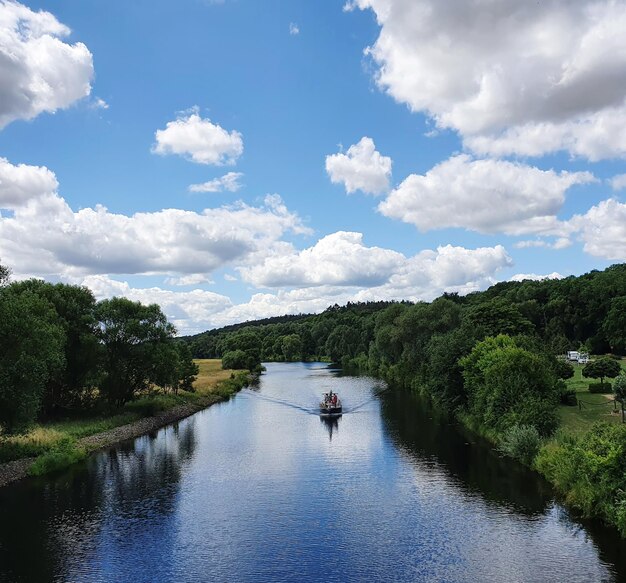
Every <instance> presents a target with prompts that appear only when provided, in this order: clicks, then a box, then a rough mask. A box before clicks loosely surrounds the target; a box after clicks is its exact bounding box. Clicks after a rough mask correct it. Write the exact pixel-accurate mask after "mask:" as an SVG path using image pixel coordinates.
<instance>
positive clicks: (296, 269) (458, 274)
mask: <svg viewBox="0 0 626 583" xmlns="http://www.w3.org/2000/svg"><path fill="white" fill-rule="evenodd" d="M511 264H512V260H511V258H510V257H509V255H508V254H507V252H506V250H505V249H504V247H502V246H501V245H497V246H495V247H483V248H479V249H465V248H464V247H454V246H452V245H446V246H442V247H438V248H437V249H436V250H425V251H422V252H420V253H418V254H417V255H415V256H413V257H405V256H404V255H403V254H402V253H398V252H397V251H392V250H390V249H382V248H380V247H367V246H365V245H364V244H363V235H362V234H361V233H350V232H344V231H339V232H337V233H333V234H331V235H327V236H326V237H323V238H322V239H320V240H319V241H318V242H317V243H316V244H315V245H314V246H313V247H310V248H308V249H304V250H302V251H296V250H294V249H288V248H285V249H284V250H283V252H282V254H278V255H273V256H268V257H267V258H266V259H265V261H263V263H261V264H258V265H254V266H250V267H247V268H243V269H241V270H240V271H241V273H242V277H243V278H244V279H245V280H246V281H248V282H250V283H252V284H254V285H255V286H259V287H261V286H262V287H298V288H299V289H304V288H311V289H329V288H332V289H333V290H340V289H341V288H353V289H354V290H355V291H354V292H353V294H352V295H351V296H350V297H351V298H352V299H355V298H359V299H363V300H365V299H367V298H369V299H413V300H417V299H427V298H429V297H435V296H436V295H438V294H439V293H441V292H443V291H451V290H452V291H458V290H466V289H467V290H474V289H478V288H480V287H481V285H483V284H484V283H485V282H487V281H491V280H490V278H492V276H493V275H494V274H495V273H496V272H497V271H498V270H500V269H501V268H503V267H506V266H509V265H511ZM357 288H364V289H362V290H357ZM343 293H347V292H343Z"/></svg>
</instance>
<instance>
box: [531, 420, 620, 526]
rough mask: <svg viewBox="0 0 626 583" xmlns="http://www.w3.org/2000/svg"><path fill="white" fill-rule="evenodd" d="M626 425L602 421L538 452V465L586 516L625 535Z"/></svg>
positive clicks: (562, 436)
mask: <svg viewBox="0 0 626 583" xmlns="http://www.w3.org/2000/svg"><path fill="white" fill-rule="evenodd" d="M625 460H626V426H623V425H621V424H619V425H617V424H612V423H606V422H599V423H596V424H594V425H593V426H592V427H591V429H590V430H589V431H587V432H586V433H585V434H583V435H582V436H581V437H573V436H571V435H567V434H562V435H560V436H558V439H557V440H555V441H552V442H550V443H549V444H547V445H545V446H544V447H542V448H541V450H540V451H539V454H538V455H537V458H536V460H535V467H536V468H537V469H538V470H539V471H540V472H541V473H542V474H544V475H545V476H546V477H547V478H548V480H550V481H551V482H552V483H553V484H554V485H555V487H556V489H557V490H559V491H560V492H561V493H562V494H564V495H565V499H566V501H567V502H568V503H569V504H571V505H572V506H574V507H575V508H578V509H579V510H581V511H582V513H583V515H584V516H586V517H592V516H598V517H601V518H603V519H604V520H606V521H607V522H608V523H609V524H613V525H615V526H617V527H618V528H619V530H620V532H621V534H622V536H624V535H626V506H625V504H626V499H625V495H624V492H626V471H625V469H626V468H625Z"/></svg>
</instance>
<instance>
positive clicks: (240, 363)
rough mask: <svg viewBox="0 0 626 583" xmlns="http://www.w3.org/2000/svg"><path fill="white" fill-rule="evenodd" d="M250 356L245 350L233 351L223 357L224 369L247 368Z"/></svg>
mask: <svg viewBox="0 0 626 583" xmlns="http://www.w3.org/2000/svg"><path fill="white" fill-rule="evenodd" d="M247 364H248V355H247V354H246V353H245V352H244V351H243V350H231V351H229V352H227V353H226V354H224V356H222V368H223V369H244V368H247Z"/></svg>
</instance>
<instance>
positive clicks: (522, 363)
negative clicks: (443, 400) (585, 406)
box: [461, 335, 559, 435]
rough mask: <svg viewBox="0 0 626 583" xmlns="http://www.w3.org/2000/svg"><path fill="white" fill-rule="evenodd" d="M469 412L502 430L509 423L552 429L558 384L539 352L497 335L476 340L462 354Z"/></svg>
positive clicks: (556, 422)
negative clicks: (463, 354)
mask: <svg viewBox="0 0 626 583" xmlns="http://www.w3.org/2000/svg"><path fill="white" fill-rule="evenodd" d="M461 365H462V367H463V376H464V379H465V386H466V388H467V392H468V403H469V412H470V415H471V416H472V417H473V418H474V419H476V420H477V421H478V422H479V423H480V424H481V425H483V426H484V427H487V428H489V429H491V430H495V431H496V432H497V433H503V432H504V431H506V430H507V429H509V428H511V427H513V426H514V425H520V426H521V425H529V426H533V427H535V428H536V429H537V431H539V433H540V434H542V435H548V434H550V433H551V432H552V431H554V429H555V428H556V426H557V424H558V418H557V414H556V407H557V404H558V401H559V389H558V385H557V383H556V378H555V375H554V372H553V370H552V369H551V367H550V366H549V365H548V363H547V362H546V360H545V358H543V356H542V355H537V354H534V353H532V352H529V351H528V350H525V349H524V348H520V347H519V346H517V345H516V341H515V339H513V338H511V337H509V336H505V335H500V336H497V337H495V338H486V339H485V340H483V341H482V342H479V343H478V344H476V346H475V347H474V348H473V349H472V352H471V353H470V354H469V355H468V356H466V357H465V358H463V359H461Z"/></svg>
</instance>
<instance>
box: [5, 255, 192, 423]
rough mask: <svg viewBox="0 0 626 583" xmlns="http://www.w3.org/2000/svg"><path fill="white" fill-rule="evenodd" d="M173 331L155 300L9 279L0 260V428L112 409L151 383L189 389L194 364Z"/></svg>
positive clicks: (169, 387) (184, 346)
mask: <svg viewBox="0 0 626 583" xmlns="http://www.w3.org/2000/svg"><path fill="white" fill-rule="evenodd" d="M174 334H175V329H174V327H173V326H172V324H170V323H169V322H168V321H167V319H166V317H165V315H164V314H163V313H162V312H161V309H160V308H159V306H157V305H156V304H153V305H149V306H144V305H142V304H140V303H138V302H132V301H130V300H127V299H124V298H113V299H109V300H103V301H100V302H96V300H95V298H94V296H93V294H92V293H91V291H90V290H88V289H87V288H85V287H79V286H75V285H65V284H56V285H54V284H50V283H46V282H43V281H40V280H36V279H31V280H28V281H20V282H14V283H10V282H9V271H8V269H7V268H6V267H2V266H0V427H2V428H3V429H4V431H6V432H14V431H18V430H21V429H23V428H25V427H26V426H28V425H29V424H31V423H32V422H33V421H35V420H37V419H51V418H55V417H59V416H65V415H67V414H68V413H70V412H75V411H85V410H87V409H92V408H95V407H101V406H106V407H107V408H117V407H120V406H121V405H123V404H124V403H126V402H127V401H130V400H132V399H134V398H135V397H137V396H138V395H139V394H140V393H142V392H144V391H146V390H148V389H150V388H151V387H153V386H154V385H158V386H160V387H163V388H165V389H166V390H172V391H174V392H177V391H178V389H181V388H182V389H186V390H190V389H191V388H192V385H191V384H192V382H193V379H194V375H196V374H197V367H196V365H195V364H194V363H193V360H192V356H191V351H190V349H189V346H188V345H187V344H186V343H184V342H179V341H177V340H175V338H174Z"/></svg>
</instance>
